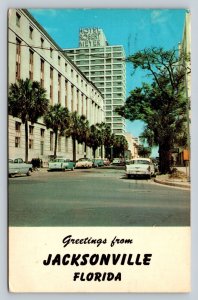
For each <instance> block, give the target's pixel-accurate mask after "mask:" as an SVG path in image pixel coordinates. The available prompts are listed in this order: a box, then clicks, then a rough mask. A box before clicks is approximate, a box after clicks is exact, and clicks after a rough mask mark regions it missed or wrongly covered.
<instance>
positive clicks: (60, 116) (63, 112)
mask: <svg viewBox="0 0 198 300" xmlns="http://www.w3.org/2000/svg"><path fill="white" fill-rule="evenodd" d="M44 122H45V124H46V127H47V128H48V129H49V128H51V129H52V130H53V132H54V133H55V144H54V158H56V152H57V142H58V134H60V135H64V133H65V131H66V130H67V129H68V128H69V125H70V114H69V110H68V109H67V108H66V107H62V106H61V104H55V105H54V106H51V105H50V107H49V110H48V112H47V113H46V115H45V116H44Z"/></svg>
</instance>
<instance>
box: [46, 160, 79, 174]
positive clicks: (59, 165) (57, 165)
mask: <svg viewBox="0 0 198 300" xmlns="http://www.w3.org/2000/svg"><path fill="white" fill-rule="evenodd" d="M74 168H75V163H74V162H73V161H72V160H70V159H68V158H55V159H54V160H52V161H50V162H49V167H48V171H53V170H62V171H65V170H72V171H73V170H74Z"/></svg>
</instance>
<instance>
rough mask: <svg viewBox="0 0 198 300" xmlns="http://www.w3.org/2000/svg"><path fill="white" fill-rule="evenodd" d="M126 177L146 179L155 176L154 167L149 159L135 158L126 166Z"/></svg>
mask: <svg viewBox="0 0 198 300" xmlns="http://www.w3.org/2000/svg"><path fill="white" fill-rule="evenodd" d="M126 175H127V177H128V178H131V177H147V178H149V179H150V178H151V176H155V167H154V164H153V162H152V160H151V159H150V158H135V159H132V160H131V161H130V163H129V164H127V165H126Z"/></svg>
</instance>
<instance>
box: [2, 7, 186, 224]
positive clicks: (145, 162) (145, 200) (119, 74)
mask: <svg viewBox="0 0 198 300" xmlns="http://www.w3.org/2000/svg"><path fill="white" fill-rule="evenodd" d="M190 52H191V13H190V11H189V10H186V9H68V8H67V9H22V8H21V9H19V8H16V9H14V8H12V9H9V11H8V175H9V178H8V200H9V202H8V224H9V226H10V227H45V226H46V227H53V226H54V227H56V226H57V227H59V226H77V227H78V226H84V227H86V226H120V227H121V226H125V227H131V226H136V227H139V226H148V227H153V226H156V227H160V226H164V227H165V226H166V227H169V226H170V227H178V226H184V227H187V226H188V227H189V226H190V225H191V221H190V218H191V216H190V207H191V199H190V189H191V159H190V153H191V149H190V148H191V105H190V102H191V60H190Z"/></svg>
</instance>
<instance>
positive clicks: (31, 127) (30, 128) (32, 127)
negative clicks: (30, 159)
mask: <svg viewBox="0 0 198 300" xmlns="http://www.w3.org/2000/svg"><path fill="white" fill-rule="evenodd" d="M29 134H30V135H33V134H34V126H32V125H29Z"/></svg>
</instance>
